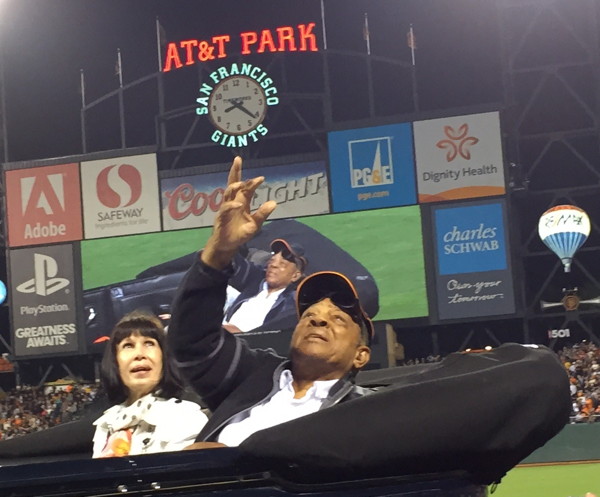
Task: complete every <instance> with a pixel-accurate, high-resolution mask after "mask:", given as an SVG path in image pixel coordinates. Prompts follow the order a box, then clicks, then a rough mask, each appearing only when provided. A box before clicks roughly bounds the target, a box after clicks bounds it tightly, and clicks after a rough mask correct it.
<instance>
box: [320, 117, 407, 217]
mask: <svg viewBox="0 0 600 497" xmlns="http://www.w3.org/2000/svg"><path fill="white" fill-rule="evenodd" d="M328 141H329V177H330V180H331V196H332V203H333V209H332V211H333V212H349V211H358V210H367V209H377V208H380V207H395V206H402V205H412V204H415V203H416V202H417V199H416V187H415V173H414V154H413V142H412V128H411V125H410V123H400V124H390V125H386V126H376V127H372V128H359V129H349V130H344V131H334V132H331V133H329V135H328Z"/></svg>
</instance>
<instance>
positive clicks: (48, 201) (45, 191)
mask: <svg viewBox="0 0 600 497" xmlns="http://www.w3.org/2000/svg"><path fill="white" fill-rule="evenodd" d="M64 181H65V178H64V175H63V174H48V175H39V176H27V177H25V178H21V213H22V214H23V216H35V215H36V213H37V210H38V209H41V210H42V211H44V214H45V215H46V216H52V215H56V214H61V213H63V212H64V211H65V184H64Z"/></svg>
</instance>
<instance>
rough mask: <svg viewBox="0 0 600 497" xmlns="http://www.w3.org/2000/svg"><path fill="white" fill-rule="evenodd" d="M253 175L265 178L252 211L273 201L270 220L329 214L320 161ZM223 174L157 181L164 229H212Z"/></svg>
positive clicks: (261, 170)
mask: <svg viewBox="0 0 600 497" xmlns="http://www.w3.org/2000/svg"><path fill="white" fill-rule="evenodd" d="M251 171H252V175H253V176H265V182H264V183H263V184H262V185H261V186H260V187H259V188H258V190H257V191H256V195H255V197H254V199H253V203H252V208H256V207H258V206H259V205H260V204H262V203H263V202H266V201H267V200H275V201H276V202H277V210H276V211H275V212H274V214H273V218H274V219H280V218H284V217H290V216H310V215H314V214H322V213H327V212H329V195H328V189H327V174H326V170H325V162H324V161H316V162H301V163H294V164H286V165H279V166H271V167H259V168H253V169H252V170H251ZM226 182H227V173H225V172H222V173H206V174H196V175H190V176H183V177H176V178H164V179H162V180H161V182H160V185H161V200H162V215H163V227H164V229H165V230H174V229H182V228H201V227H203V226H212V223H213V221H214V218H215V214H216V212H217V211H218V210H219V207H220V206H221V202H222V201H223V185H224V184H225V183H226Z"/></svg>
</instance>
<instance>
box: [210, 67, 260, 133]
mask: <svg viewBox="0 0 600 497" xmlns="http://www.w3.org/2000/svg"><path fill="white" fill-rule="evenodd" d="M266 111H267V102H266V97H265V92H264V91H263V89H262V88H261V86H260V84H259V83H258V82H256V81H255V80H254V79H252V78H249V77H248V76H230V77H229V78H226V79H224V80H223V81H221V82H220V83H219V84H218V85H217V86H215V88H214V89H213V91H212V93H211V94H210V98H209V100H208V117H209V118H210V120H211V121H212V123H213V125H214V126H215V127H216V128H218V129H220V130H221V131H223V132H224V133H227V134H228V135H243V134H246V133H248V132H250V131H252V130H253V129H254V128H256V127H257V126H258V125H259V124H260V123H261V122H262V121H263V119H264V118H265V114H266Z"/></svg>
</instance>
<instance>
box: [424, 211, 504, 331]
mask: <svg viewBox="0 0 600 497" xmlns="http://www.w3.org/2000/svg"><path fill="white" fill-rule="evenodd" d="M505 221H506V205H505V203H504V200H498V201H494V202H470V203H462V204H452V206H444V207H434V209H433V229H434V243H435V253H436V293H437V301H438V317H439V319H458V318H469V317H481V316H493V315H502V314H512V313H514V312H515V301H514V291H513V279H512V272H511V268H510V256H509V252H508V247H509V242H508V235H507V233H506V230H505V226H506V222H505Z"/></svg>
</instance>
